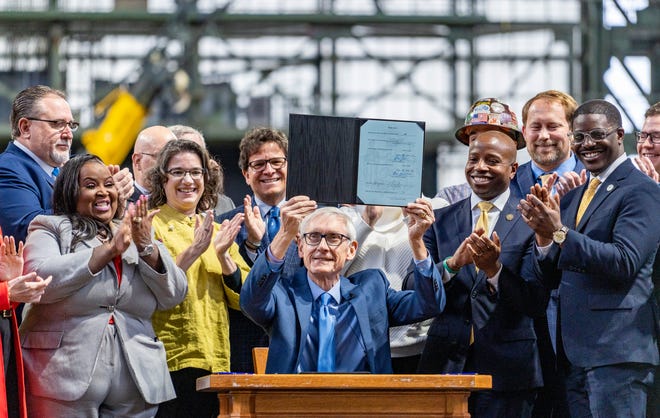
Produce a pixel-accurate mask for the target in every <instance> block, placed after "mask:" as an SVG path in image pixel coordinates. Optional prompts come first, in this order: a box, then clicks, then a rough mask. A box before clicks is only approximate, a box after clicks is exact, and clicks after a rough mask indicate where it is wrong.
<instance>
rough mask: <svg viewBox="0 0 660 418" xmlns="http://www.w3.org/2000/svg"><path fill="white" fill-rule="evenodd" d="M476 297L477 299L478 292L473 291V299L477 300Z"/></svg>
mask: <svg viewBox="0 0 660 418" xmlns="http://www.w3.org/2000/svg"><path fill="white" fill-rule="evenodd" d="M476 297H477V291H476V290H473V291H472V299H476Z"/></svg>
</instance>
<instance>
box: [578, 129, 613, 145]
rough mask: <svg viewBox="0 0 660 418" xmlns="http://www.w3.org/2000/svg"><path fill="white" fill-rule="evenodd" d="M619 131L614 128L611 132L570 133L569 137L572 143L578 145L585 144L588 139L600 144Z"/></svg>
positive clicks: (598, 130) (596, 130) (602, 130)
mask: <svg viewBox="0 0 660 418" xmlns="http://www.w3.org/2000/svg"><path fill="white" fill-rule="evenodd" d="M618 129H619V128H614V129H612V130H610V131H606V130H604V129H594V130H592V131H589V132H579V131H578V132H569V133H568V137H569V138H571V142H573V144H576V145H577V144H581V143H583V142H584V140H585V139H587V137H589V138H591V140H592V141H594V142H600V141H603V140H604V139H605V138H607V137H608V136H610V135H612V133H614V132H616V131H617V130H618Z"/></svg>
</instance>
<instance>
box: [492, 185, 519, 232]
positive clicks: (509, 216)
mask: <svg viewBox="0 0 660 418" xmlns="http://www.w3.org/2000/svg"><path fill="white" fill-rule="evenodd" d="M516 202H517V198H516V197H515V196H514V195H513V193H512V194H511V195H510V196H509V200H507V202H506V204H505V205H504V208H502V212H501V213H500V216H499V217H498V218H497V223H496V224H495V228H494V231H497V235H498V236H499V237H500V241H501V242H504V241H505V240H506V237H507V235H509V232H511V231H512V230H513V227H514V225H516V223H518V221H519V220H520V213H519V212H518V210H516V206H517V203H516Z"/></svg>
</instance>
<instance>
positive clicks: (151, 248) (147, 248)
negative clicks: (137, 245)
mask: <svg viewBox="0 0 660 418" xmlns="http://www.w3.org/2000/svg"><path fill="white" fill-rule="evenodd" d="M153 253H154V245H153V244H148V245H147V246H145V247H144V249H143V250H142V251H140V252H138V255H139V256H140V257H149V256H150V255H151V254H153Z"/></svg>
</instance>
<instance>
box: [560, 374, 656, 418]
mask: <svg viewBox="0 0 660 418" xmlns="http://www.w3.org/2000/svg"><path fill="white" fill-rule="evenodd" d="M654 373H655V366H652V365H650V364H644V363H623V364H615V365H609V366H601V367H593V368H584V367H577V366H574V365H571V364H565V365H564V367H563V368H562V369H560V374H562V376H563V379H564V381H565V384H566V399H567V401H568V408H569V413H570V416H571V417H572V418H582V417H596V418H597V417H624V416H625V417H631V418H636V417H639V418H643V417H645V416H646V402H647V392H648V391H649V390H650V388H651V385H652V384H653V375H654Z"/></svg>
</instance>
